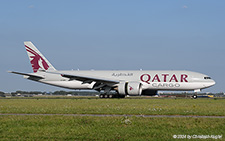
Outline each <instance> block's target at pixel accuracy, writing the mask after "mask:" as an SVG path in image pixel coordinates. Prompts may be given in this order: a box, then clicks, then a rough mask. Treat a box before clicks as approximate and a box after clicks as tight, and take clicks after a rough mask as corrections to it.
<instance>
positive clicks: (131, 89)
mask: <svg viewBox="0 0 225 141" xmlns="http://www.w3.org/2000/svg"><path fill="white" fill-rule="evenodd" d="M118 92H119V94H121V95H141V93H142V84H141V83H140V82H122V83H120V84H119V86H118Z"/></svg>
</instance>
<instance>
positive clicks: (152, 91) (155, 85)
mask: <svg viewBox="0 0 225 141" xmlns="http://www.w3.org/2000/svg"><path fill="white" fill-rule="evenodd" d="M24 45H25V48H26V51H27V54H28V57H29V59H30V63H31V65H32V68H33V73H22V72H16V71H9V72H10V73H14V74H19V75H23V76H24V78H26V79H29V80H32V81H37V82H40V83H44V84H49V85H53V86H58V87H62V88H68V89H79V90H83V89H86V90H87V89H88V90H96V91H99V92H100V91H104V93H103V94H100V95H99V97H100V98H125V97H126V96H141V95H145V96H153V95H157V91H194V92H195V94H194V95H193V98H197V94H196V93H197V92H200V91H201V90H202V89H205V88H208V87H211V86H213V85H215V81H214V80H212V79H211V78H210V77H209V76H208V75H205V74H202V73H197V72H193V71H181V70H149V71H147V70H146V71H144V70H108V71H105V70H99V71H95V70H90V71H89V70H85V71H80V70H76V71H75V70H72V71H65V70H62V71H59V70H56V69H55V68H54V67H53V65H52V64H51V63H50V62H49V61H48V60H47V59H46V58H45V57H44V56H43V55H42V54H41V52H40V51H39V50H38V49H37V48H36V47H35V46H34V45H33V43H32V42H30V41H26V42H24ZM113 90H114V91H116V94H112V93H110V91H113Z"/></svg>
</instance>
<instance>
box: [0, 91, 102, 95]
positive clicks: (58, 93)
mask: <svg viewBox="0 0 225 141" xmlns="http://www.w3.org/2000/svg"><path fill="white" fill-rule="evenodd" d="M4 94H11V95H13V96H14V95H18V94H20V95H68V94H71V95H96V94H99V93H98V92H95V91H54V92H41V91H16V92H11V93H4V92H2V91H0V95H4Z"/></svg>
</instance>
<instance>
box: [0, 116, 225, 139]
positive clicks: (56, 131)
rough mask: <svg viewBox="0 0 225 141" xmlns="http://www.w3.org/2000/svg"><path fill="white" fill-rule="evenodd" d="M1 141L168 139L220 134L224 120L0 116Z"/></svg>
mask: <svg viewBox="0 0 225 141" xmlns="http://www.w3.org/2000/svg"><path fill="white" fill-rule="evenodd" d="M0 122H1V125H0V139H1V140H172V139H173V135H224V132H225V126H224V124H225V121H224V119H210V118H202V119H198V118H142V117H128V118H126V117H73V116H0Z"/></svg>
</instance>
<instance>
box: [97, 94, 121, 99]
mask: <svg viewBox="0 0 225 141" xmlns="http://www.w3.org/2000/svg"><path fill="white" fill-rule="evenodd" d="M99 98H125V95H120V94H100V95H99Z"/></svg>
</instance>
